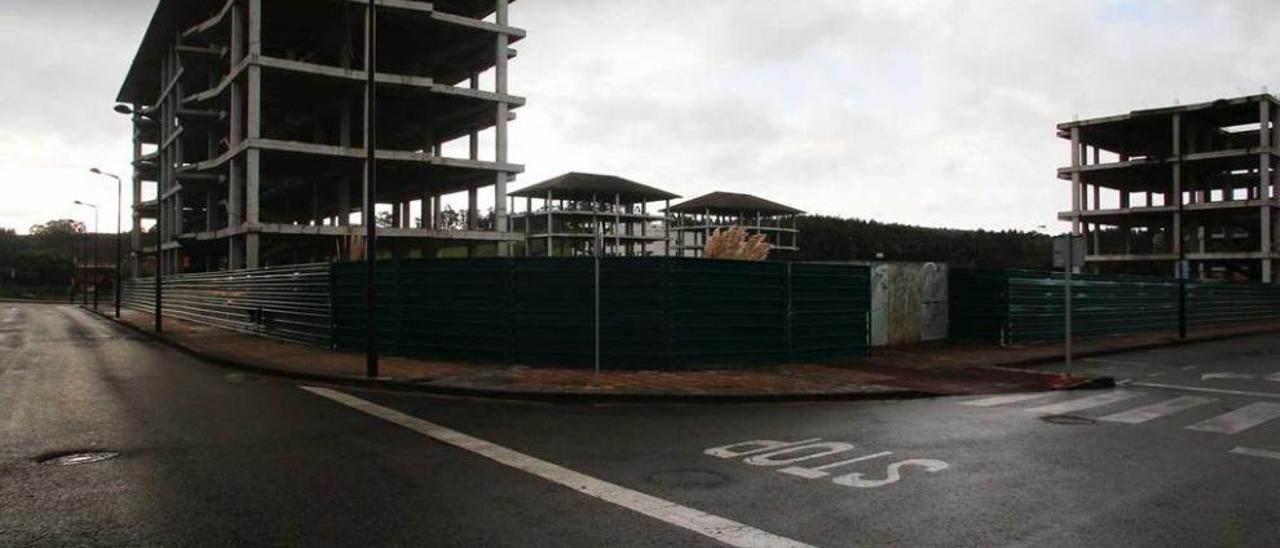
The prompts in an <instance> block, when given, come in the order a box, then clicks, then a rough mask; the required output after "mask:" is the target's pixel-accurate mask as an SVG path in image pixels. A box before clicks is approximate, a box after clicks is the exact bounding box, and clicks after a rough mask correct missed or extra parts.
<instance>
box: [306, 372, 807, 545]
mask: <svg viewBox="0 0 1280 548" xmlns="http://www.w3.org/2000/svg"><path fill="white" fill-rule="evenodd" d="M301 388H302V389H303V390H306V391H308V392H311V393H312V394H315V395H317V396H321V397H324V398H328V399H330V400H333V401H335V402H338V403H340V404H343V405H345V406H347V407H350V408H352V409H355V410H357V411H360V412H362V413H366V414H368V415H372V416H374V417H377V418H380V419H382V420H385V421H387V422H391V423H393V424H397V425H400V426H403V427H405V428H408V429H410V430H413V431H414V432H417V433H419V434H422V435H424V436H427V437H429V438H432V439H434V440H436V441H440V442H443V443H447V444H449V445H452V446H454V447H457V448H459V449H463V450H466V451H470V452H472V453H475V454H477V455H480V456H482V457H485V458H487V459H490V460H493V461H496V462H499V463H501V464H505V465H507V466H510V467H512V468H515V469H517V470H520V471H522V472H526V473H529V474H532V475H534V476H537V477H540V478H542V479H545V480H547V481H550V482H552V483H557V484H559V485H561V486H563V487H567V488H569V489H572V490H574V491H578V492H580V493H583V494H585V495H588V496H591V497H595V498H598V499H600V500H603V501H605V502H609V503H612V504H616V505H618V506H621V507H623V508H626V509H628V510H631V511H633V512H637V513H640V514H643V515H646V516H649V517H651V518H654V519H657V520H661V521H663V522H666V523H668V524H671V525H675V526H677V527H680V528H683V529H686V530H689V531H692V532H694V533H698V534H700V535H704V536H707V537H710V538H712V539H715V540H717V541H720V542H722V543H724V544H728V545H730V546H744V547H748V546H752V547H765V548H774V547H784V546H785V547H807V546H809V545H808V544H805V543H802V542H798V541H795V540H791V539H789V538H786V537H781V536H778V535H775V534H773V533H770V532H768V531H763V530H761V529H757V528H755V527H751V526H749V525H746V524H742V523H738V522H736V521H733V520H730V519H726V518H722V517H719V516H715V515H712V514H708V513H706V512H703V511H700V510H696V509H693V508H689V507H688V506H682V505H679V504H676V503H674V502H671V501H668V500H663V499H660V498H658V497H655V496H652V495H646V494H644V493H641V492H639V491H633V490H631V489H627V488H626V487H622V486H620V485H616V484H613V483H609V482H607V481H604V480H600V479H596V478H594V477H591V476H588V475H586V474H582V473H580V472H575V471H573V470H570V469H568V468H565V467H563V466H560V465H558V464H553V463H550V462H547V461H544V460H541V459H538V458H535V457H531V456H529V455H526V454H524V453H520V452H518V451H515V450H513V449H508V448H506V447H503V446H501V445H498V444H495V443H491V442H488V441H485V440H482V439H479V438H475V437H472V436H468V435H466V434H463V433H461V432H458V431H455V430H450V429H448V428H445V427H443V426H440V425H437V424H434V423H431V422H428V421H425V420H422V419H419V418H417V417H413V416H410V415H406V414H404V413H401V412H399V411H396V410H394V409H390V408H387V407H383V406H381V405H378V404H375V403H372V402H368V401H365V400H362V399H360V398H357V397H355V396H350V395H347V394H344V393H342V392H338V391H336V390H330V389H328V388H319V387H313V386H303V387H301Z"/></svg>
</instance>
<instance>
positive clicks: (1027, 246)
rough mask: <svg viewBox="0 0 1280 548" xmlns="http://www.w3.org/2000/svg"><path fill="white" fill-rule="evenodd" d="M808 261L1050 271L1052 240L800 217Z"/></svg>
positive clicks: (1018, 234)
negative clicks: (935, 263)
mask: <svg viewBox="0 0 1280 548" xmlns="http://www.w3.org/2000/svg"><path fill="white" fill-rule="evenodd" d="M796 226H797V228H798V229H799V230H800V251H799V252H797V253H796V254H795V255H794V258H795V259H796V260H803V261H875V260H884V261H908V262H927V261H933V262H945V263H949V264H951V265H952V266H957V267H969V268H1025V269H1035V270H1045V269H1049V268H1050V267H1051V266H1052V263H1053V240H1052V238H1051V237H1050V236H1049V235H1047V234H1041V233H1038V232H1023V231H1018V230H1002V231H989V230H958V229H950V228H928V227H922V226H911V225H902V224H894V223H880V222H876V221H868V220H863V219H845V218H840V217H828V216H822V215H810V216H804V217H800V218H799V220H798V221H797V225H796Z"/></svg>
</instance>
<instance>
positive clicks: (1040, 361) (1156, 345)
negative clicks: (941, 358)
mask: <svg viewBox="0 0 1280 548" xmlns="http://www.w3.org/2000/svg"><path fill="white" fill-rule="evenodd" d="M1270 333H1280V327H1271V328H1259V329H1256V330H1253V331H1247V332H1240V333H1222V334H1216V335H1203V336H1198V337H1187V338H1186V339H1182V340H1172V341H1159V342H1150V343H1142V344H1136V345H1133V346H1127V347H1125V348H1110V349H1106V350H1091V351H1084V352H1073V353H1072V354H1071V357H1072V359H1086V358H1094V357H1098V356H1110V355H1112V354H1124V353H1126V352H1137V351H1140V350H1156V349H1160V348H1172V347H1175V346H1182V345H1187V344H1196V343H1205V342H1215V341H1225V340H1230V339H1239V338H1242V337H1253V336H1257V335H1266V334H1270ZM1063 358H1064V357H1063V356H1062V355H1057V356H1047V357H1040V358H1027V359H1023V360H1015V361H1011V362H1005V363H1000V364H992V365H991V367H1013V368H1031V367H1034V366H1037V365H1045V364H1050V363H1057V362H1061V361H1062V360H1063Z"/></svg>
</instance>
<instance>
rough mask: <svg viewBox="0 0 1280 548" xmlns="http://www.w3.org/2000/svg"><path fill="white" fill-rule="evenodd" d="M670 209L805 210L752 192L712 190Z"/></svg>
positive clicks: (797, 212) (792, 212) (784, 212)
mask: <svg viewBox="0 0 1280 548" xmlns="http://www.w3.org/2000/svg"><path fill="white" fill-rule="evenodd" d="M670 211H672V212H675V213H702V212H705V211H710V212H712V213H730V214H736V213H742V212H746V211H759V212H761V213H772V214H781V215H800V214H803V213H804V212H803V211H801V210H799V209H796V208H794V207H791V206H785V205H782V204H780V203H777V202H771V201H769V200H766V199H764V198H761V197H759V196H752V195H750V194H739V193H736V192H712V193H711V194H704V195H702V196H699V197H697V198H694V199H692V200H689V201H686V202H682V203H679V204H676V205H673V206H671V209H670Z"/></svg>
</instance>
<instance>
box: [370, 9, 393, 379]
mask: <svg viewBox="0 0 1280 548" xmlns="http://www.w3.org/2000/svg"><path fill="white" fill-rule="evenodd" d="M367 9H368V11H367V12H366V13H365V20H366V22H367V24H368V28H367V29H366V30H365V40H366V41H365V60H364V72H365V87H364V93H365V101H366V102H365V134H364V152H365V160H364V163H365V195H364V204H365V205H364V230H365V242H364V253H365V269H366V271H365V282H364V283H365V294H364V299H365V304H364V306H365V327H364V329H365V371H364V374H365V376H367V377H369V378H374V377H377V376H378V304H377V302H378V292H377V280H378V277H377V271H376V269H377V262H378V214H377V207H376V206H377V203H378V156H377V148H378V86H377V78H376V75H377V72H378V6H377V2H376V1H375V0H369V4H368V8H367ZM397 207H398V206H397Z"/></svg>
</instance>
